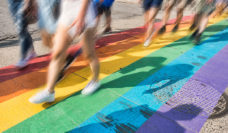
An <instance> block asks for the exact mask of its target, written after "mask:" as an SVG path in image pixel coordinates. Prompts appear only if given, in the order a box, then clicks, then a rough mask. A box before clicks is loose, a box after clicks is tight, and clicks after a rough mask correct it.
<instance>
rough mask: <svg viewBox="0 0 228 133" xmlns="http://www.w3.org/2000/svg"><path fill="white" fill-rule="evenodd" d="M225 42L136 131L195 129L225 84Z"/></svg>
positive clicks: (227, 51)
mask: <svg viewBox="0 0 228 133" xmlns="http://www.w3.org/2000/svg"><path fill="white" fill-rule="evenodd" d="M227 58H228V45H227V46H226V47H225V48H223V49H222V50H221V51H220V52H219V53H217V54H216V55H215V56H214V57H213V58H212V59H211V60H210V61H209V62H207V63H206V64H205V65H204V66H203V67H202V68H201V69H200V70H199V71H197V73H196V74H195V75H194V76H193V77H192V78H191V79H190V80H189V81H188V82H187V83H186V84H185V85H184V86H183V88H182V89H181V90H180V91H179V92H178V93H176V94H175V95H174V96H173V97H172V98H171V99H170V100H169V101H168V102H167V103H166V104H164V105H163V106H162V107H161V108H160V109H159V110H158V111H157V112H156V113H155V114H154V115H153V116H151V117H150V118H149V119H148V120H147V121H146V122H145V123H144V124H143V125H142V126H141V127H140V128H139V129H138V131H137V133H153V132H162V133H163V132H164V133H166V132H169V133H173V132H175V133H178V132H199V131H200V129H201V128H202V126H203V124H204V123H205V122H206V120H207V119H208V117H209V115H210V114H211V112H212V111H213V108H214V107H215V105H216V104H217V102H218V100H219V98H220V96H221V95H222V93H223V92H224V91H225V89H226V87H227V86H228V61H226V60H227Z"/></svg>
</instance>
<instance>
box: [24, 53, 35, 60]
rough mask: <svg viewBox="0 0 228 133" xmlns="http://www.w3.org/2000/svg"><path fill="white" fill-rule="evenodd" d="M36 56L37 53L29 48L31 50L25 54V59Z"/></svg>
mask: <svg viewBox="0 0 228 133" xmlns="http://www.w3.org/2000/svg"><path fill="white" fill-rule="evenodd" d="M36 56H37V55H36V53H35V51H34V50H31V51H29V53H28V54H27V56H26V58H25V60H27V61H29V60H31V59H33V58H35V57H36Z"/></svg>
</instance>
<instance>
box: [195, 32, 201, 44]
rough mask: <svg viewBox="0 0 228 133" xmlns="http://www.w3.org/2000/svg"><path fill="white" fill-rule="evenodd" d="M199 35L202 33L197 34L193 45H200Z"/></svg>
mask: <svg viewBox="0 0 228 133" xmlns="http://www.w3.org/2000/svg"><path fill="white" fill-rule="evenodd" d="M201 35H202V33H198V34H197V35H196V36H195V38H194V43H195V44H200V40H201Z"/></svg>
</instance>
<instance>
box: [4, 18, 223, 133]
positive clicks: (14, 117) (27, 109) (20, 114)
mask: <svg viewBox="0 0 228 133" xmlns="http://www.w3.org/2000/svg"><path fill="white" fill-rule="evenodd" d="M223 19H224V17H219V18H216V19H214V20H213V21H210V24H214V23H217V22H219V21H221V20H223ZM187 29H188V27H187V28H183V29H181V30H180V31H178V32H177V33H176V34H172V33H166V34H164V35H162V36H158V37H156V38H155V39H154V40H153V44H151V46H150V47H148V48H144V47H143V46H142V44H140V45H137V46H135V47H133V48H131V49H128V50H126V51H124V52H122V53H119V54H117V55H114V56H112V57H110V58H107V59H105V60H103V61H101V70H100V79H103V78H105V77H106V76H108V75H110V74H112V73H113V72H116V71H118V70H119V69H120V68H123V67H125V66H127V65H129V64H131V63H133V62H135V61H137V60H139V59H141V58H143V57H144V56H147V55H148V54H150V53H152V52H154V51H156V50H158V49H160V48H162V47H164V46H166V45H168V44H170V43H172V42H173V41H176V40H178V39H180V38H183V37H184V36H186V35H188V34H189V32H188V30H187ZM126 42H127V41H126ZM132 57H134V58H132ZM75 73H77V74H79V75H81V76H83V77H86V78H90V69H89V67H86V68H84V69H82V70H79V71H78V72H75ZM75 73H72V74H70V75H69V76H68V77H67V78H66V79H65V80H63V81H62V82H61V83H60V84H58V85H57V86H56V98H57V99H56V101H55V103H57V102H59V101H61V100H63V99H65V98H66V97H69V96H70V95H72V94H74V93H75V92H77V91H80V90H81V89H82V88H84V87H85V85H86V84H87V82H88V80H85V79H84V78H80V77H78V76H75ZM41 88H43V86H42V87H40V88H37V89H34V90H31V91H28V92H26V93H24V94H22V95H20V96H17V97H14V98H12V99H10V100H7V101H5V102H3V103H1V104H0V114H1V119H0V132H2V131H4V130H6V129H8V128H10V127H12V126H14V125H16V124H18V123H20V122H22V121H23V120H25V119H27V118H29V117H31V116H33V115H34V114H36V113H39V112H40V111H42V110H44V109H45V108H47V107H49V106H51V105H52V104H39V105H35V104H31V103H29V102H28V99H29V98H30V97H31V96H32V95H34V94H35V93H36V92H37V91H38V90H39V89H41ZM55 103H53V104H55Z"/></svg>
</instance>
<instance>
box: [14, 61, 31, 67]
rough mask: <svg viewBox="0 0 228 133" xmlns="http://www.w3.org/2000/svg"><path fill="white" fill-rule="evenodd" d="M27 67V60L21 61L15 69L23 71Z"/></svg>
mask: <svg viewBox="0 0 228 133" xmlns="http://www.w3.org/2000/svg"><path fill="white" fill-rule="evenodd" d="M26 66H28V61H27V60H26V59H21V60H20V61H19V62H18V63H17V64H16V65H15V67H16V68H18V69H23V68H25V67H26Z"/></svg>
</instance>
